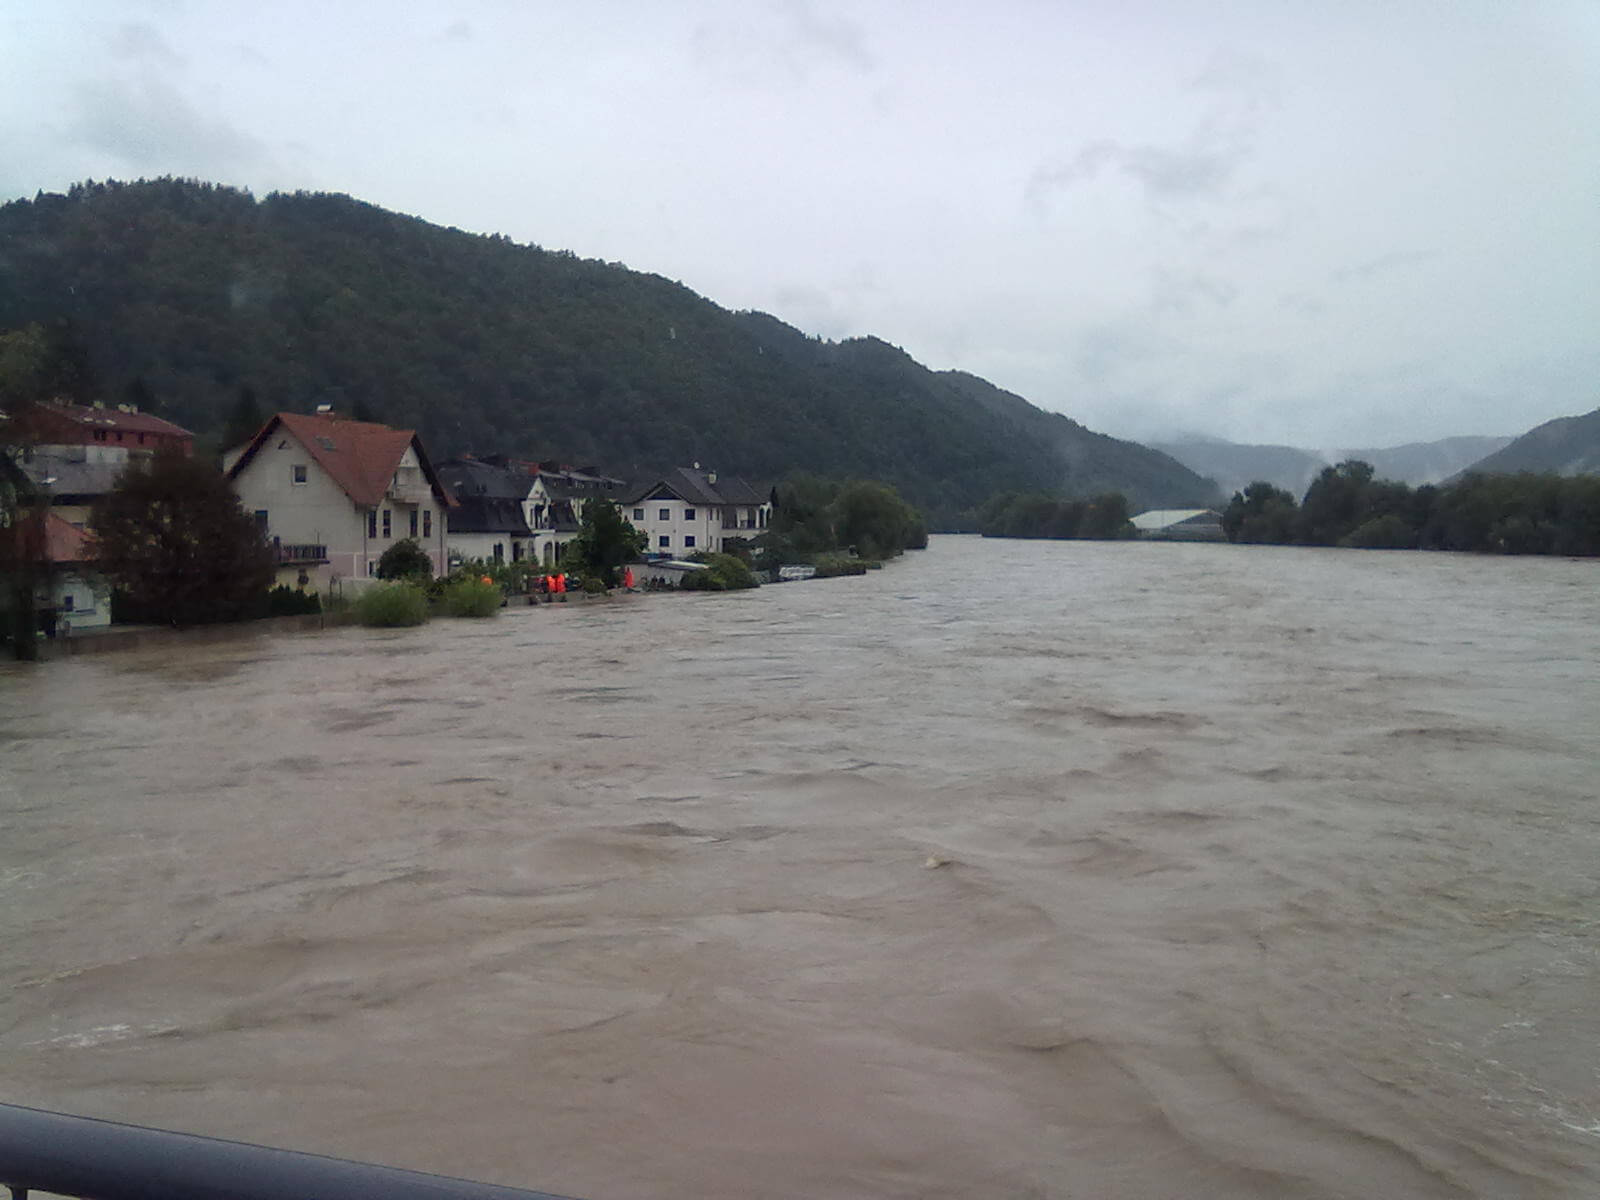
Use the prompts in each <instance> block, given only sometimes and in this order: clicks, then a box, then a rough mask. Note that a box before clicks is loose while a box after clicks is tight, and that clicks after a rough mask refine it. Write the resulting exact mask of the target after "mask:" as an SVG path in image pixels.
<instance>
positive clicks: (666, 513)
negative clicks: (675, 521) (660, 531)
mask: <svg viewBox="0 0 1600 1200" xmlns="http://www.w3.org/2000/svg"><path fill="white" fill-rule="evenodd" d="M660 519H661V520H663V521H670V520H672V510H671V509H670V508H663V509H662V510H661V513H660Z"/></svg>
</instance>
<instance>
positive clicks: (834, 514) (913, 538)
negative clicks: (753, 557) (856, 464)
mask: <svg viewBox="0 0 1600 1200" xmlns="http://www.w3.org/2000/svg"><path fill="white" fill-rule="evenodd" d="M927 544H928V527H927V524H926V522H925V521H924V520H923V518H922V514H921V513H919V512H918V511H917V510H916V509H915V508H913V507H912V506H911V505H909V504H907V503H906V502H905V501H904V500H903V499H901V498H900V494H899V493H898V492H897V491H895V489H894V488H893V487H892V486H890V485H889V484H887V483H882V482H879V481H877V480H870V479H853V480H850V481H848V482H844V483H841V482H838V481H837V480H831V479H820V478H818V477H817V476H815V475H791V476H790V477H789V478H788V479H786V480H785V481H784V482H782V483H780V484H779V485H778V486H777V487H776V488H774V489H773V506H772V523H771V525H770V527H769V528H768V529H767V532H766V533H764V534H762V535H761V536H760V537H759V538H757V539H756V545H757V549H758V551H759V553H760V563H761V565H762V566H763V567H781V566H787V565H789V564H791V563H807V564H818V565H820V560H821V559H822V558H824V557H827V556H835V557H840V556H843V557H848V556H851V555H853V556H855V557H857V558H861V559H871V560H874V561H881V560H883V559H887V558H894V557H896V556H897V555H899V554H901V553H903V552H905V551H906V550H921V549H923V548H925V547H926V546H927ZM818 574H819V575H820V574H822V572H821V571H820V570H819V571H818Z"/></svg>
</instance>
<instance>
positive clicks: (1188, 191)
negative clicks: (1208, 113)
mask: <svg viewBox="0 0 1600 1200" xmlns="http://www.w3.org/2000/svg"><path fill="white" fill-rule="evenodd" d="M1246 155H1247V151H1246V150H1245V149H1244V148H1242V147H1207V146H1200V145H1191V146H1180V147H1172V148H1169V147H1165V146H1149V145H1146V146H1124V145H1121V144H1119V143H1117V142H1092V143H1090V144H1089V145H1087V146H1085V147H1083V149H1081V150H1079V151H1078V153H1077V154H1076V155H1074V156H1073V157H1072V159H1071V160H1070V161H1069V162H1067V163H1065V164H1064V165H1061V166H1055V167H1041V168H1040V169H1038V170H1036V171H1035V172H1034V173H1033V175H1032V177H1031V178H1030V179H1029V180H1028V185H1027V194H1028V199H1029V200H1030V201H1031V202H1032V203H1034V204H1039V203H1042V202H1044V201H1045V200H1048V199H1049V198H1050V197H1051V196H1052V195H1053V194H1054V193H1056V192H1059V191H1061V190H1062V189H1065V188H1070V187H1073V186H1075V185H1077V184H1080V183H1087V182H1090V181H1092V180H1094V179H1095V178H1096V177H1098V176H1099V175H1100V174H1101V173H1102V172H1104V171H1105V170H1107V169H1108V168H1109V169H1112V170H1115V171H1117V172H1119V173H1120V174H1122V175H1124V176H1126V177H1127V178H1129V179H1131V180H1133V181H1134V182H1135V183H1137V184H1138V185H1139V186H1140V187H1141V188H1142V189H1143V190H1144V194H1145V197H1146V199H1148V200H1150V201H1152V202H1157V201H1164V200H1191V199H1201V198H1204V197H1207V196H1214V195H1217V194H1218V193H1220V192H1222V191H1223V190H1225V189H1226V188H1227V186H1228V184H1229V183H1230V182H1232V180H1233V178H1234V174H1235V172H1236V171H1237V170H1238V168H1239V166H1240V164H1241V163H1242V162H1243V161H1244V159H1245V157H1246Z"/></svg>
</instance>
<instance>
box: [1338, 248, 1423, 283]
mask: <svg viewBox="0 0 1600 1200" xmlns="http://www.w3.org/2000/svg"><path fill="white" fill-rule="evenodd" d="M1438 256H1439V252H1438V251H1437V250H1394V251H1391V252H1390V253H1388V254H1380V255H1378V256H1377V257H1376V258H1369V259H1367V260H1365V261H1364V262H1358V263H1353V264H1351V265H1350V266H1348V267H1341V268H1339V270H1337V271H1335V272H1334V273H1333V274H1332V275H1331V276H1330V278H1331V279H1332V280H1333V282H1334V283H1364V282H1366V281H1367V280H1369V279H1373V278H1376V277H1377V276H1380V275H1388V274H1391V273H1393V272H1395V271H1403V270H1405V269H1406V268H1408V267H1415V266H1419V265H1421V264H1422V263H1425V262H1428V261H1430V260H1432V259H1435V258H1437V257H1438Z"/></svg>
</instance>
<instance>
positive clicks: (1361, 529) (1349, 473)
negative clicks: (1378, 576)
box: [1222, 459, 1600, 556]
mask: <svg viewBox="0 0 1600 1200" xmlns="http://www.w3.org/2000/svg"><path fill="white" fill-rule="evenodd" d="M1222 528H1223V531H1224V532H1225V533H1226V534H1227V535H1228V540H1229V541H1233V542H1250V543H1270V544H1277V545H1300V546H1349V547H1355V548H1359V549H1367V550H1470V551H1479V552H1488V553H1499V554H1564V555H1574V556H1591V555H1600V476H1595V475H1576V476H1561V475H1554V474H1543V475H1535V474H1520V475H1482V474H1469V475H1466V476H1464V477H1463V478H1461V479H1459V480H1456V481H1454V482H1451V483H1445V484H1440V485H1438V486H1434V485H1431V484H1428V485H1424V486H1422V487H1418V488H1412V487H1410V486H1408V485H1406V484H1404V483H1395V482H1393V481H1392V480H1383V479H1375V478H1374V472H1373V469H1372V466H1371V465H1370V464H1368V463H1365V462H1361V461H1360V460H1358V459H1350V460H1347V461H1345V462H1342V463H1340V464H1339V465H1338V466H1334V467H1328V468H1326V469H1325V470H1324V471H1323V472H1322V474H1321V475H1319V476H1318V477H1317V478H1316V480H1315V481H1313V483H1312V484H1311V486H1310V487H1309V488H1307V489H1306V494H1305V497H1304V498H1303V499H1302V500H1301V501H1300V503H1299V504H1296V503H1295V499H1294V497H1293V496H1292V495H1290V494H1289V493H1288V492H1286V491H1283V490H1282V489H1281V488H1277V487H1274V486H1273V485H1272V484H1270V483H1265V482H1257V483H1252V484H1251V485H1250V486H1249V487H1247V488H1245V489H1244V491H1242V492H1236V493H1234V497H1233V500H1232V502H1231V503H1230V504H1229V505H1228V508H1227V511H1226V512H1224V513H1223V515H1222Z"/></svg>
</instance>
